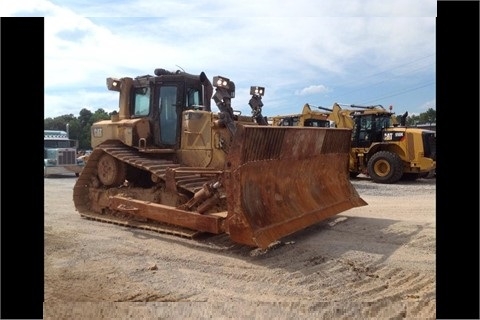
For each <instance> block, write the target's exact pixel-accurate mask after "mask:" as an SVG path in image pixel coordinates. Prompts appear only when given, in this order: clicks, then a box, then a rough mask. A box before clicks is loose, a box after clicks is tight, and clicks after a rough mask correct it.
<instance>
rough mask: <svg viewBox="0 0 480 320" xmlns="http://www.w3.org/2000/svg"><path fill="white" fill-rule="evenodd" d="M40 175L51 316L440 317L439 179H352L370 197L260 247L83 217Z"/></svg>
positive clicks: (67, 189)
mask: <svg viewBox="0 0 480 320" xmlns="http://www.w3.org/2000/svg"><path fill="white" fill-rule="evenodd" d="M75 180H76V177H74V176H72V177H70V176H59V177H52V178H45V219H44V221H45V233H44V234H45V238H44V239H45V260H44V268H45V271H44V274H45V276H44V284H45V290H44V318H45V319H72V318H75V319H87V318H88V319H105V318H107V319H111V318H142V319H153V318H156V319H159V318H162V319H178V318H182V319H190V318H196V319H198V318H202V319H203V318H215V319H227V318H229V319H232V318H233V319H264V318H265V317H269V318H275V319H298V318H299V317H302V318H319V317H321V318H327V319H329V318H330V319H339V318H340V319H341V318H344V319H352V318H358V317H368V318H390V319H401V318H410V319H411V318H421V319H435V318H436V315H435V310H436V295H435V275H436V270H435V248H436V247H435V243H436V241H435V190H436V184H435V179H419V180H417V181H415V182H401V183H398V184H395V185H382V184H376V183H373V182H372V181H371V180H369V179H368V178H366V177H362V176H360V177H359V178H357V179H354V180H352V183H353V184H354V186H355V187H356V189H357V191H358V192H359V194H360V196H361V197H362V198H363V199H364V200H365V201H366V202H367V203H368V205H367V206H364V207H359V208H354V209H350V210H348V211H345V212H343V213H341V214H339V215H336V216H334V217H332V218H330V219H328V220H325V221H323V222H321V223H319V224H317V225H314V226H311V227H309V228H307V229H305V230H303V231H300V232H297V233H295V234H294V235H291V236H288V237H286V238H284V239H282V242H281V243H279V244H278V245H276V246H274V247H272V248H270V249H268V250H259V249H252V248H250V247H246V246H242V245H238V244H234V243H232V242H231V241H230V239H229V238H228V236H226V235H220V236H213V237H205V238H201V239H198V240H191V239H185V238H179V237H176V236H173V235H167V234H159V233H155V232H152V231H146V230H140V229H131V228H126V227H121V226H117V225H111V224H105V223H100V222H95V221H90V220H86V219H83V218H81V217H80V215H79V214H78V213H77V212H76V211H75V208H74V205H73V201H72V189H73V185H74V183H75Z"/></svg>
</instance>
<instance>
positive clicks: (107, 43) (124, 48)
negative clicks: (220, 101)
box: [0, 0, 437, 118]
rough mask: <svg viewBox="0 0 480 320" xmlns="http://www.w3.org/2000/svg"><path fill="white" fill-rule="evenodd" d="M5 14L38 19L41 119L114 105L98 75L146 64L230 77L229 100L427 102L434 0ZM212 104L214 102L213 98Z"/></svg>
mask: <svg viewBox="0 0 480 320" xmlns="http://www.w3.org/2000/svg"><path fill="white" fill-rule="evenodd" d="M0 12H1V16H3V17H32V16H41V17H45V117H46V118H47V117H57V116H60V115H64V114H73V115H74V116H78V114H79V111H80V110H81V109H83V108H87V109H89V110H91V111H92V112H93V111H95V110H97V109H98V108H103V109H105V110H106V111H107V112H110V111H113V110H116V109H117V99H118V94H117V93H115V92H110V91H108V90H107V88H106V85H105V79H106V78H107V77H123V76H129V77H135V76H138V75H145V74H153V71H154V69H155V68H164V69H167V70H171V71H175V70H177V69H183V70H185V71H186V72H189V73H192V74H199V73H200V72H202V71H204V72H205V73H206V74H207V76H208V77H209V78H210V80H212V78H213V77H214V76H217V75H220V76H225V77H228V78H230V79H231V80H233V81H234V82H235V86H236V96H235V98H234V99H233V101H232V106H233V108H234V110H239V111H241V112H242V114H246V115H250V114H251V109H250V107H249V105H248V101H249V100H250V95H249V92H250V86H252V85H256V86H263V87H265V88H266V89H265V96H264V97H263V100H262V101H263V103H264V107H263V114H264V115H265V116H275V115H279V114H289V113H297V112H300V111H301V110H302V107H303V105H304V104H305V103H309V104H311V105H313V106H323V107H331V106H332V105H333V103H334V102H338V103H345V104H361V105H372V104H381V105H383V106H384V107H388V106H390V105H392V106H393V111H394V112H395V113H396V114H403V113H404V112H405V111H408V112H409V113H410V114H419V113H421V112H425V111H426V110H427V109H428V108H433V109H436V107H435V95H436V92H435V86H436V84H435V55H436V49H435V37H436V35H435V18H436V15H437V3H436V0H420V1H419V0H332V1H325V0H308V1H307V0H295V1H293V0H282V1H278V0H262V1H253V0H242V1H232V0H228V1H223V2H222V1H213V0H200V1H185V0H158V1H155V0H148V1H147V0H139V1H129V0H124V1H121V0H120V1H103V2H98V1H91V0H87V1H68V0H59V1H44V0H24V1H4V2H3V3H2V8H1V9H0ZM213 106H215V104H213Z"/></svg>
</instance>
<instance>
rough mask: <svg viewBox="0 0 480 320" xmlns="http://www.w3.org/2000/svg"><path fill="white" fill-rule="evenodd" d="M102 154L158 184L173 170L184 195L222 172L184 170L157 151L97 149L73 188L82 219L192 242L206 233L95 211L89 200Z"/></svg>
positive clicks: (109, 145)
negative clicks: (168, 171) (154, 179)
mask: <svg viewBox="0 0 480 320" xmlns="http://www.w3.org/2000/svg"><path fill="white" fill-rule="evenodd" d="M103 153H108V154H109V155H111V156H112V157H114V158H116V159H118V160H120V161H122V162H123V163H126V164H128V165H131V166H133V167H135V168H138V169H141V170H144V171H147V172H149V173H150V174H151V175H153V176H155V177H157V178H158V181H160V180H162V181H164V182H166V179H167V178H166V175H167V170H172V172H173V175H174V180H175V181H174V182H175V187H176V188H177V190H179V191H181V192H186V191H188V192H191V193H192V194H194V193H195V192H197V191H198V190H199V189H201V188H202V187H203V185H204V184H205V183H207V182H209V181H211V180H212V179H214V178H215V177H217V176H218V175H219V174H220V173H221V171H219V170H212V169H208V168H192V167H181V166H180V165H179V164H177V163H175V162H174V161H172V160H167V159H162V158H158V154H157V158H156V157H155V156H154V153H155V151H154V150H153V151H152V152H151V153H148V151H147V152H145V153H141V152H139V151H138V150H136V149H135V148H131V147H128V146H125V145H123V144H120V143H115V142H113V143H105V144H103V145H100V146H98V147H96V149H95V151H94V152H93V153H92V154H91V155H90V157H89V159H88V161H87V164H86V166H85V167H84V169H83V171H82V173H81V175H80V177H79V178H78V180H77V182H76V184H75V187H74V191H73V199H74V203H75V207H76V209H77V211H78V212H79V213H80V216H81V217H83V218H86V219H88V220H95V221H99V222H104V223H111V224H116V225H121V226H125V227H131V228H137V229H144V230H150V231H154V232H158V233H163V234H172V235H176V236H181V237H185V238H190V239H193V238H195V237H196V236H198V235H200V234H204V232H199V231H196V230H190V229H187V228H182V227H178V226H173V225H169V224H164V223H160V222H156V221H151V220H148V221H138V219H131V218H124V217H118V216H115V215H113V214H108V213H98V212H95V211H93V210H92V209H91V206H90V201H92V200H91V199H90V197H89V190H90V188H91V187H92V186H91V183H92V180H94V178H95V177H96V172H97V169H96V167H97V163H98V160H99V159H100V157H101V155H103Z"/></svg>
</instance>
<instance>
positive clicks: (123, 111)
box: [73, 69, 367, 248]
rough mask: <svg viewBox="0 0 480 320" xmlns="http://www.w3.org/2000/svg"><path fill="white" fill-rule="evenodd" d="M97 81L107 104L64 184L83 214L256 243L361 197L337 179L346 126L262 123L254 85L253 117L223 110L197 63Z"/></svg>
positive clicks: (225, 95) (222, 97) (219, 85)
mask: <svg viewBox="0 0 480 320" xmlns="http://www.w3.org/2000/svg"><path fill="white" fill-rule="evenodd" d="M107 87H108V89H109V90H113V91H117V92H118V93H119V110H118V112H117V113H116V114H114V115H112V117H111V119H110V120H103V121H99V122H97V123H94V124H93V125H92V128H91V145H92V148H93V151H92V153H91V154H90V155H89V158H88V161H87V162H86V165H85V167H84V169H83V170H82V172H81V174H80V176H79V177H78V179H77V181H76V183H75V186H74V190H73V201H74V204H75V208H76V210H77V211H78V212H79V213H80V215H81V216H82V217H84V218H87V219H93V220H98V221H104V222H110V223H116V224H120V225H125V226H131V227H140V228H144V229H148V230H155V231H158V232H166V233H171V234H175V235H180V236H183V237H188V238H194V237H195V236H196V235H198V234H227V235H228V236H229V238H230V239H231V240H232V241H233V242H235V243H238V244H243V245H247V246H252V247H259V248H267V247H268V246H269V245H270V244H272V243H274V242H276V241H279V240H281V238H283V237H285V236H287V235H290V234H292V233H294V232H297V231H299V230H302V229H304V228H306V227H308V226H311V225H313V224H316V223H318V222H320V221H322V220H324V219H327V218H329V217H331V216H333V215H336V214H338V213H340V212H343V211H346V210H349V209H351V208H354V207H359V206H364V205H366V204H367V203H366V202H365V201H364V200H363V199H361V197H360V196H359V195H358V193H357V191H356V190H355V188H354V187H353V185H352V184H351V183H350V180H349V175H348V169H347V168H348V161H349V141H350V136H351V130H350V129H341V128H338V129H335V128H310V127H273V126H269V125H267V124H266V121H265V118H264V117H263V116H262V115H261V106H262V105H263V104H262V103H261V101H260V100H261V96H262V95H263V90H259V88H261V87H252V100H251V103H250V106H251V107H252V114H253V116H246V115H242V114H241V113H240V112H239V111H235V110H234V109H233V108H232V104H231V100H232V98H234V97H235V84H234V82H233V81H231V80H230V79H228V78H225V77H222V76H215V77H213V81H212V82H210V80H209V79H208V77H207V76H206V74H205V73H204V72H201V73H200V74H199V75H196V74H189V73H186V72H183V71H167V70H165V69H155V71H154V75H144V76H138V77H135V78H132V77H123V78H107ZM211 100H213V101H214V102H215V104H216V105H217V107H218V109H219V111H218V112H214V111H212V110H211Z"/></svg>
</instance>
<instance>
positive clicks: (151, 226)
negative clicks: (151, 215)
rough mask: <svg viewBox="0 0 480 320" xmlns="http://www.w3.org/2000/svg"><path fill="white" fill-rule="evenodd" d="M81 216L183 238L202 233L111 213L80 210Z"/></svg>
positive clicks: (192, 237) (194, 236) (195, 236)
mask: <svg viewBox="0 0 480 320" xmlns="http://www.w3.org/2000/svg"><path fill="white" fill-rule="evenodd" d="M80 216H81V217H82V218H85V219H87V220H93V221H99V222H104V223H110V224H115V225H119V226H124V227H129V228H136V229H142V230H148V231H154V232H157V233H162V234H171V235H175V236H180V237H183V238H188V239H195V238H197V237H198V236H200V235H202V234H204V233H202V232H199V231H195V230H189V229H186V228H180V227H177V226H172V225H167V224H161V223H157V222H142V221H136V220H131V219H125V218H119V217H116V216H113V215H108V216H107V215H104V214H99V213H94V212H88V213H86V212H82V213H81V214H80Z"/></svg>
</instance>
